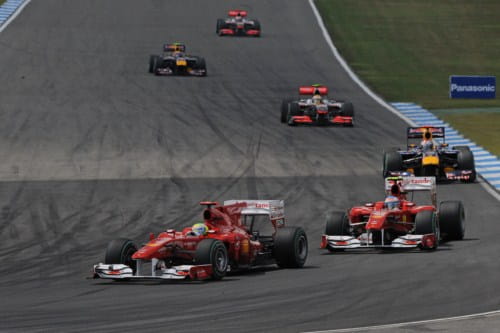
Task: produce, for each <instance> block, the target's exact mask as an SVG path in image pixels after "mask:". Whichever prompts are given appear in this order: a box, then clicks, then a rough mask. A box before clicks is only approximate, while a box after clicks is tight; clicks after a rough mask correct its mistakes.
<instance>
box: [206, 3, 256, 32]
mask: <svg viewBox="0 0 500 333" xmlns="http://www.w3.org/2000/svg"><path fill="white" fill-rule="evenodd" d="M247 15H248V12H247V11H246V10H239V9H235V10H230V11H229V13H228V18H226V19H217V27H216V30H215V32H216V33H217V35H219V36H251V37H260V34H261V29H260V22H259V21H257V20H249V19H247Z"/></svg>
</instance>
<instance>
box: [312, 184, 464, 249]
mask: <svg viewBox="0 0 500 333" xmlns="http://www.w3.org/2000/svg"><path fill="white" fill-rule="evenodd" d="M385 189H386V191H387V193H388V196H387V198H386V199H385V201H379V202H375V203H372V202H370V203H366V204H365V205H364V206H358V207H353V208H351V209H350V210H349V211H348V212H347V213H340V212H333V213H331V214H329V215H328V217H327V220H326V228H325V234H324V235H323V236H322V239H321V245H320V247H321V248H323V249H327V250H329V251H330V252H335V251H337V250H345V249H355V248H396V249H415V248H419V249H421V250H434V249H436V248H437V247H438V245H439V241H440V239H445V240H461V239H463V237H464V233H465V214H464V207H463V204H462V202H461V201H443V202H441V203H440V204H439V207H438V206H437V202H436V182H435V178H434V177H401V176H398V177H388V178H386V180H385ZM420 191H425V192H429V193H430V199H431V200H430V203H429V204H424V205H417V204H415V203H414V202H413V200H407V195H408V194H410V193H411V195H412V197H413V195H414V194H416V193H417V192H420ZM420 193H421V192H420Z"/></svg>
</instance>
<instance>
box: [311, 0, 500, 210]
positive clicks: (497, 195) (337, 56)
mask: <svg viewBox="0 0 500 333" xmlns="http://www.w3.org/2000/svg"><path fill="white" fill-rule="evenodd" d="M308 1H309V5H310V6H311V9H312V11H313V14H314V16H315V17H316V21H317V22H318V25H319V27H320V29H321V31H322V32H323V37H324V38H325V40H326V43H327V44H328V46H329V47H330V50H331V51H332V53H333V56H334V57H335V59H337V61H338V62H339V63H340V65H341V66H342V68H344V70H345V71H346V73H347V74H348V75H349V77H350V78H351V79H352V80H353V81H354V82H356V83H357V84H358V86H359V87H360V88H361V89H363V91H364V92H365V93H366V94H367V95H368V96H370V97H371V98H373V99H374V100H375V101H376V102H377V103H379V104H380V105H381V106H383V107H384V108H386V109H387V110H389V111H390V112H392V113H394V114H395V115H396V116H398V117H399V118H401V119H402V120H404V121H405V122H406V123H407V124H408V125H410V126H417V124H415V122H413V121H412V120H411V119H409V118H408V117H405V116H404V115H402V114H401V113H400V112H399V111H398V110H396V109H395V108H394V107H392V106H391V105H390V104H388V103H387V102H386V101H384V100H383V99H382V98H381V97H380V96H378V95H377V94H375V93H374V92H373V91H371V90H370V88H368V87H367V86H366V85H365V84H364V82H363V81H361V79H360V78H359V77H358V76H357V75H356V74H355V73H354V72H353V71H352V69H351V68H350V67H349V65H348V64H347V63H346V61H345V60H344V58H342V56H341V55H340V53H339V52H338V50H337V48H336V47H335V45H333V42H332V38H331V37H330V34H329V33H328V30H327V29H326V27H325V24H324V23H323V19H322V18H321V15H320V14H319V11H318V9H317V8H316V5H315V4H314V0H308ZM479 183H480V184H481V186H482V187H483V188H484V189H485V190H486V192H488V193H489V194H491V195H492V196H493V197H494V198H495V199H497V200H498V201H500V193H498V192H497V191H496V190H495V189H494V188H492V187H490V185H488V184H487V183H486V182H485V181H484V180H483V179H481V181H480V182H479Z"/></svg>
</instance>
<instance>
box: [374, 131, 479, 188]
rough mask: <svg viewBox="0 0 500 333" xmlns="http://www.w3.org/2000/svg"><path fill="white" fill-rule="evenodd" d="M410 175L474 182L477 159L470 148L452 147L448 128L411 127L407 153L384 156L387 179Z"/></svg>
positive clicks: (391, 152) (399, 152)
mask: <svg viewBox="0 0 500 333" xmlns="http://www.w3.org/2000/svg"><path fill="white" fill-rule="evenodd" d="M403 173H409V174H412V175H415V176H434V177H436V178H437V179H438V180H444V179H448V180H461V181H463V182H474V180H475V179H476V170H475V164H474V155H472V152H471V150H470V148H469V147H468V146H454V147H452V148H450V147H448V144H447V143H446V138H445V128H444V127H432V126H424V127H408V129H407V142H406V149H405V150H401V149H393V150H390V151H386V152H385V153H384V161H383V176H384V177H387V176H397V175H401V174H403Z"/></svg>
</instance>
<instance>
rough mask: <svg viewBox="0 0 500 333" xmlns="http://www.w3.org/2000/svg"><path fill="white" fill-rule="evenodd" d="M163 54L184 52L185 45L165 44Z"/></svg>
mask: <svg viewBox="0 0 500 333" xmlns="http://www.w3.org/2000/svg"><path fill="white" fill-rule="evenodd" d="M163 52H186V45H184V44H181V43H173V44H165V45H163Z"/></svg>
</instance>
